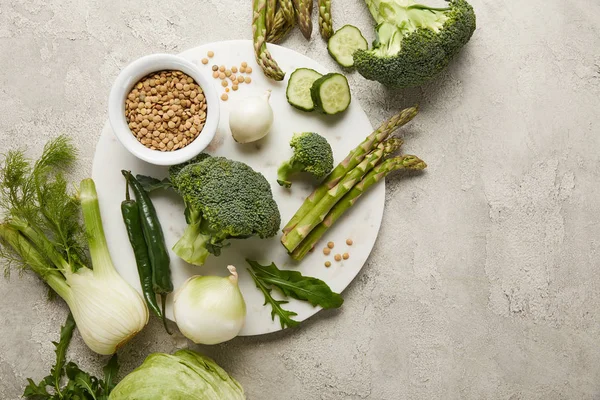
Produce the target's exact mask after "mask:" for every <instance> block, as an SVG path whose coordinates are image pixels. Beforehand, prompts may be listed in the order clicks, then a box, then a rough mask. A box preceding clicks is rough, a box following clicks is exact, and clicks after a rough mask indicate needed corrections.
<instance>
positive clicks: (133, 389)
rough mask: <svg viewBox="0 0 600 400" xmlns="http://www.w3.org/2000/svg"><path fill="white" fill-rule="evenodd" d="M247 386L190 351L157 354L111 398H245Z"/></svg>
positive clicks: (242, 399)
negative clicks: (245, 387) (242, 385)
mask: <svg viewBox="0 0 600 400" xmlns="http://www.w3.org/2000/svg"><path fill="white" fill-rule="evenodd" d="M245 398H246V396H245V395H244V389H242V387H241V386H240V384H239V383H238V382H237V381H236V380H235V379H233V378H232V377H231V376H229V374H228V373H227V372H226V371H225V370H224V369H223V368H221V367H220V366H219V365H217V363H215V362H214V361H213V360H212V359H210V358H208V357H206V356H203V355H200V354H198V353H195V352H193V351H190V350H179V351H178V352H176V353H175V354H173V355H169V354H163V353H154V354H150V355H149V356H148V357H147V358H146V360H145V361H144V362H143V363H142V365H140V366H139V367H138V368H136V369H135V370H134V371H133V372H132V373H130V374H129V375H127V376H126V377H125V378H123V380H122V381H121V382H119V384H118V385H117V386H116V387H115V388H114V390H113V391H112V392H111V394H110V400H142V399H143V400H164V399H169V400H244V399H245Z"/></svg>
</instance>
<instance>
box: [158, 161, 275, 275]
mask: <svg viewBox="0 0 600 400" xmlns="http://www.w3.org/2000/svg"><path fill="white" fill-rule="evenodd" d="M200 160H201V161H200V162H197V163H193V164H188V165H186V166H185V167H184V168H181V169H180V168H173V167H172V168H171V169H170V170H169V171H170V181H171V184H172V185H173V188H174V189H175V190H176V191H177V193H179V195H180V196H181V197H182V198H183V201H184V203H185V206H186V210H185V216H186V221H187V223H188V226H187V228H186V230H185V232H184V234H183V236H182V237H181V239H179V241H178V242H177V243H176V244H175V246H174V247H173V251H175V254H177V255H178V256H179V257H181V258H182V259H184V260H185V261H187V262H189V263H190V264H194V265H202V264H204V262H205V261H206V257H208V255H209V254H214V255H216V256H218V255H220V254H221V248H222V247H224V246H226V245H227V243H226V241H227V239H235V238H239V239H245V238H248V237H251V236H258V237H260V238H263V239H264V238H267V237H271V236H274V235H275V234H276V233H277V230H278V229H279V225H280V223H281V216H280V214H279V209H278V208H277V203H275V200H273V194H272V192H271V185H269V182H267V180H266V179H265V177H264V176H263V175H262V174H261V173H259V172H256V171H254V170H253V169H252V168H250V167H249V166H248V165H246V164H244V163H242V162H238V161H233V160H229V159H227V158H224V157H204V158H201V159H200Z"/></svg>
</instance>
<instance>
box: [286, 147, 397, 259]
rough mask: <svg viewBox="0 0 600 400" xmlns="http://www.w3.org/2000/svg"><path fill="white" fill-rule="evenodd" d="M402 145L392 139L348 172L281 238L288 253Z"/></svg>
mask: <svg viewBox="0 0 600 400" xmlns="http://www.w3.org/2000/svg"><path fill="white" fill-rule="evenodd" d="M401 144H402V141H400V140H398V139H392V141H389V142H387V143H380V144H379V145H378V146H377V148H376V149H375V150H373V151H372V152H370V153H369V154H368V155H367V157H366V158H365V159H364V160H363V161H362V162H361V163H360V164H358V165H357V166H356V167H355V168H354V169H352V170H351V171H350V172H348V173H347V174H346V176H344V177H343V178H342V180H341V181H340V182H339V183H338V184H337V185H335V186H334V187H333V188H331V189H330V190H328V191H327V193H325V196H323V198H322V199H321V201H319V202H318V203H317V204H316V205H315V207H314V208H313V209H312V210H310V211H309V212H308V213H307V214H306V215H305V216H304V218H302V219H301V220H300V222H298V225H296V227H295V228H294V229H293V230H292V231H290V232H289V233H288V234H287V235H284V236H283V237H282V238H281V243H282V244H283V246H284V247H285V248H286V249H287V250H288V252H289V253H291V252H292V251H294V249H295V248H296V247H298V245H299V244H300V243H301V242H302V241H303V240H304V238H306V236H308V234H309V233H310V231H312V230H313V229H314V228H315V227H316V226H317V225H319V224H320V223H321V222H323V220H324V219H325V217H326V216H327V213H329V210H331V209H332V208H333V207H334V206H335V204H336V203H337V202H338V201H339V200H340V199H341V198H342V197H343V196H344V195H345V194H346V193H348V192H349V191H350V190H351V189H352V188H353V187H354V185H356V183H357V182H360V180H362V178H363V177H364V175H365V174H366V173H367V172H369V171H370V170H371V169H373V167H375V165H377V163H379V161H380V160H381V159H382V157H383V155H384V153H385V154H388V153H391V152H393V151H395V150H397V149H398V148H399V147H400V145H401Z"/></svg>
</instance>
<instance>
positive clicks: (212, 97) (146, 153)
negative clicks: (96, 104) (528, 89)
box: [108, 54, 219, 165]
mask: <svg viewBox="0 0 600 400" xmlns="http://www.w3.org/2000/svg"><path fill="white" fill-rule="evenodd" d="M163 70H176V71H181V72H183V73H185V74H187V75H189V76H190V77H192V78H193V79H194V80H195V81H196V83H197V84H198V85H200V87H201V88H202V90H203V91H204V97H205V98H206V106H207V107H206V122H205V124H204V128H203V129H202V131H201V132H200V135H198V137H196V139H195V140H194V141H193V142H192V143H190V144H188V145H187V146H186V147H184V148H182V149H179V150H175V151H164V152H163V151H159V150H151V149H149V148H147V147H146V146H144V145H143V144H141V143H140V142H138V140H137V138H136V137H135V136H134V134H133V133H132V132H131V130H130V129H129V126H128V124H127V119H126V118H125V99H126V97H127V95H128V94H129V91H130V90H131V88H132V87H133V85H135V84H136V83H137V82H138V81H139V80H140V79H141V78H143V77H144V76H146V75H148V74H150V73H152V72H158V71H163ZM108 119H109V120H110V125H111V127H112V129H113V132H114V134H115V136H116V137H117V139H119V141H120V142H121V144H122V145H123V146H124V147H125V148H126V149H127V150H128V151H129V152H130V153H131V154H133V155H134V156H136V157H137V158H139V159H141V160H144V161H146V162H148V163H151V164H155V165H174V164H179V163H182V162H185V161H187V160H189V159H191V158H193V157H194V156H196V155H198V154H199V153H200V152H202V150H204V149H205V148H206V146H208V144H209V143H210V142H211V141H212V140H213V138H214V137H215V133H216V131H217V125H218V124H219V97H218V95H217V91H216V90H215V87H214V86H213V84H212V82H210V81H209V80H208V79H207V78H206V76H204V75H203V74H202V73H201V72H200V69H199V68H198V67H197V66H195V65H194V64H193V63H191V62H190V61H188V60H186V59H184V58H182V57H179V56H174V55H171V54H152V55H149V56H145V57H142V58H140V59H138V60H136V61H134V62H132V63H131V64H129V65H128V66H127V67H125V68H124V69H123V71H121V73H120V74H119V76H118V77H117V79H116V80H115V83H114V84H113V86H112V88H111V90H110V96H109V99H108Z"/></svg>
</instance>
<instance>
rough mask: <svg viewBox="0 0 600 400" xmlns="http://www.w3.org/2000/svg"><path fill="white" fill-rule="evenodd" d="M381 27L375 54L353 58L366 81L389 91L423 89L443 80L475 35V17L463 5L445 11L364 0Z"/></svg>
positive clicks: (398, 0) (459, 1)
mask: <svg viewBox="0 0 600 400" xmlns="http://www.w3.org/2000/svg"><path fill="white" fill-rule="evenodd" d="M366 2H367V5H368V6H369V11H370V12H371V14H372V15H373V18H375V21H376V22H377V24H378V25H377V28H376V29H377V32H376V33H377V39H376V40H375V41H374V42H373V48H372V49H371V50H358V51H357V52H356V53H354V66H355V67H356V69H357V70H358V72H360V74H361V75H362V76H364V77H365V78H367V79H370V80H375V81H379V82H381V83H383V84H384V85H387V86H393V87H411V86H419V85H422V84H423V83H425V82H427V81H429V80H431V79H432V78H433V77H435V76H436V75H437V74H439V73H440V72H441V71H442V70H443V69H444V68H446V66H447V65H448V63H449V62H450V60H452V58H453V57H454V56H455V55H456V54H458V52H459V51H460V49H461V48H462V47H463V46H464V45H465V44H466V43H467V42H468V41H469V39H470V38H471V35H472V34H473V31H475V12H474V11H473V7H471V5H470V4H469V3H467V2H466V1H465V0H451V1H450V2H449V4H448V7H447V8H433V7H427V6H424V5H422V4H416V3H415V2H414V1H413V0H366Z"/></svg>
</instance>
